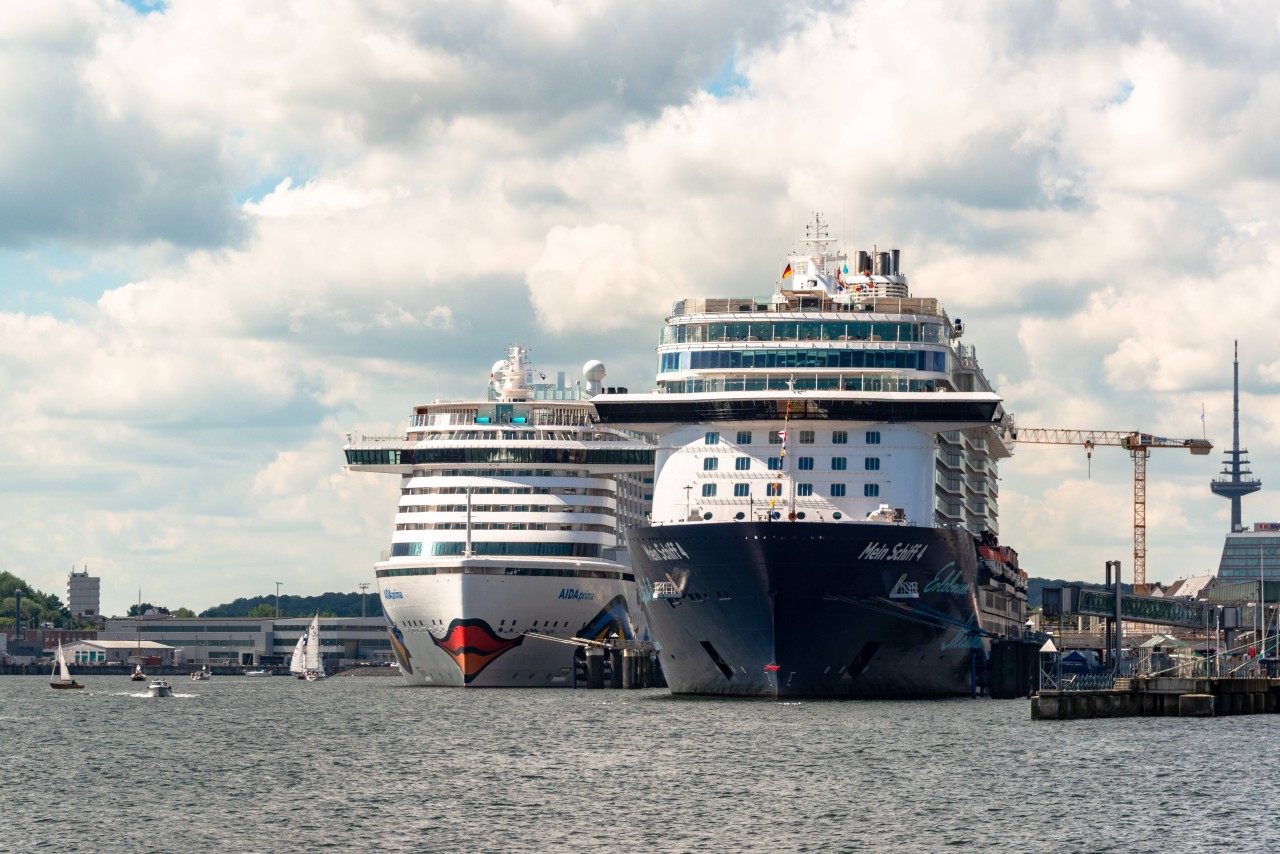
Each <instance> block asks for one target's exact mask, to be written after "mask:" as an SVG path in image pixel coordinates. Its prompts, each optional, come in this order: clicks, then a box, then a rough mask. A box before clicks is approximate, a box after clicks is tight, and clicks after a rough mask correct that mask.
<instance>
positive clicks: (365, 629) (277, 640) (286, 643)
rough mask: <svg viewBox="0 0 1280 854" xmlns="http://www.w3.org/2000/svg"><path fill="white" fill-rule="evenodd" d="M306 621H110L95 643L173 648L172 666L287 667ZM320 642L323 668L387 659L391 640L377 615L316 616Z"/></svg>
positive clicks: (152, 618) (146, 618) (156, 618)
mask: <svg viewBox="0 0 1280 854" xmlns="http://www.w3.org/2000/svg"><path fill="white" fill-rule="evenodd" d="M310 623H311V618H310V617H293V618H287V619H280V620H275V619H272V618H269V617H268V618H265V619H264V618H253V617H164V616H144V617H142V618H141V619H138V618H134V617H127V618H120V617H116V618H110V619H108V620H107V624H106V628H105V629H104V630H103V631H102V632H100V633H99V635H98V637H99V639H100V640H108V641H119V642H123V643H126V644H132V643H136V642H137V639H138V638H141V639H142V643H143V644H144V646H145V644H146V643H147V642H149V641H154V642H157V643H160V644H165V645H168V646H171V647H173V648H174V650H175V651H174V654H173V663H174V664H177V665H196V666H202V665H206V664H207V665H209V666H211V667H216V666H224V667H225V666H233V667H234V666H249V665H254V666H258V665H265V666H281V665H284V664H287V663H288V661H289V656H290V655H292V654H293V648H294V646H295V645H296V644H297V642H298V638H299V637H300V636H301V635H302V634H303V633H304V632H306V630H307V626H308V625H310ZM320 644H321V653H322V655H323V656H324V659H325V662H326V667H328V668H330V669H336V668H338V667H342V666H344V665H348V664H351V663H354V662H357V661H360V662H366V661H377V662H383V661H392V660H393V656H392V652H391V641H390V639H389V637H388V636H387V624H386V620H385V619H384V618H383V617H382V615H381V614H378V615H376V616H371V617H321V618H320Z"/></svg>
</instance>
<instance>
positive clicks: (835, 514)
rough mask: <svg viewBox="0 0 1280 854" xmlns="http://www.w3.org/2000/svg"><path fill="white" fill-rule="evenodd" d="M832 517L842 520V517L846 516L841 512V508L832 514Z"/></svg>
mask: <svg viewBox="0 0 1280 854" xmlns="http://www.w3.org/2000/svg"><path fill="white" fill-rule="evenodd" d="M831 518H832V519H835V520H837V521H838V520H840V519H843V518H844V514H843V513H841V512H840V511H839V510H837V511H836V512H834V513H832V514H831Z"/></svg>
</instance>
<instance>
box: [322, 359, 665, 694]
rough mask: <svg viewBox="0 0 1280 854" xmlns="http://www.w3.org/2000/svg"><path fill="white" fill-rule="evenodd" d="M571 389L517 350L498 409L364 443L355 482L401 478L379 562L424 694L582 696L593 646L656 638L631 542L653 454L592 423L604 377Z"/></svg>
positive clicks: (499, 368) (464, 405)
mask: <svg viewBox="0 0 1280 854" xmlns="http://www.w3.org/2000/svg"><path fill="white" fill-rule="evenodd" d="M584 373H585V380H586V383H585V387H584V386H583V384H582V383H581V382H579V383H575V385H574V386H573V387H566V386H565V384H564V381H563V375H561V377H560V379H559V381H558V382H556V383H550V382H547V381H546V379H545V377H544V376H543V375H542V374H541V373H540V372H538V371H536V370H534V369H533V367H532V366H531V365H530V364H529V363H528V350H527V349H526V348H523V347H520V346H512V347H510V348H509V349H508V352H507V356H506V358H505V359H503V360H501V361H499V362H498V363H496V364H495V365H494V366H493V369H492V371H491V372H490V378H489V393H488V396H487V399H485V400H481V401H472V402H442V401H437V402H434V403H430V404H425V405H421V406H417V407H415V408H414V410H413V414H412V416H411V417H410V420H409V426H408V429H407V431H406V433H405V435H403V436H394V437H355V436H351V435H349V436H348V437H347V443H346V446H345V448H344V450H345V452H346V461H347V463H346V468H347V469H349V470H351V471H363V472H385V473H389V474H396V475H399V476H400V500H399V506H398V508H397V510H396V518H395V531H394V533H393V534H392V542H391V550H390V552H389V553H388V554H386V555H384V559H383V560H382V561H380V562H379V563H377V564H376V566H375V574H376V576H377V584H378V591H379V594H380V596H381V601H382V607H383V611H384V612H385V614H386V617H387V621H388V623H389V631H390V634H391V641H392V642H391V646H392V649H393V650H394V652H395V654H396V658H397V660H398V662H399V664H400V669H401V671H402V673H403V674H404V676H405V679H406V681H407V682H408V683H409V684H411V685H445V686H475V687H548V686H571V685H572V684H573V681H574V676H575V672H574V666H575V664H574V662H575V654H578V653H579V651H580V650H581V649H582V644H581V643H580V641H581V640H582V639H587V640H606V639H608V640H610V641H611V642H613V643H617V642H625V641H631V640H637V639H639V640H644V639H645V636H646V634H647V632H646V631H645V629H644V628H643V620H642V618H641V613H640V609H639V608H638V607H637V605H636V584H635V576H634V575H633V574H632V571H631V569H630V567H629V566H628V564H627V563H626V561H625V549H622V548H620V546H619V543H620V534H621V532H622V531H623V530H625V529H626V528H627V527H629V526H632V525H635V524H638V523H639V522H640V521H641V520H642V519H643V516H644V514H645V512H646V510H647V507H648V504H647V501H646V500H645V491H644V490H646V489H647V487H645V486H644V484H643V480H644V479H645V478H647V477H648V476H650V475H651V474H652V470H653V454H654V452H653V448H652V445H651V444H649V443H647V442H646V441H644V440H643V439H641V438H639V437H636V436H633V435H630V434H628V433H626V432H624V431H620V430H617V429H613V428H601V427H599V426H597V425H596V424H595V414H594V408H593V407H592V405H591V404H590V403H589V402H588V401H587V399H586V397H588V396H590V395H592V394H595V393H596V392H598V391H600V390H601V388H600V383H601V381H602V380H603V379H604V375H605V372H604V366H603V365H602V364H601V363H600V362H596V361H592V362H588V363H587V365H586V367H585V368H584Z"/></svg>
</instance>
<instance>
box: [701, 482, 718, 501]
mask: <svg viewBox="0 0 1280 854" xmlns="http://www.w3.org/2000/svg"><path fill="white" fill-rule="evenodd" d="M715 496H716V485H715V484H714V483H704V484H702V497H703V498H715Z"/></svg>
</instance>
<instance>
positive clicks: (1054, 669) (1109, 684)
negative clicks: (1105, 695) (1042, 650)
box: [1040, 653, 1118, 691]
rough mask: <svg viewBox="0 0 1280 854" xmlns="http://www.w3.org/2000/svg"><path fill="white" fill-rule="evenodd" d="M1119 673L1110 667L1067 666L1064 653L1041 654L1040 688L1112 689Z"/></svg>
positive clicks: (1074, 689)
mask: <svg viewBox="0 0 1280 854" xmlns="http://www.w3.org/2000/svg"><path fill="white" fill-rule="evenodd" d="M1117 676H1118V674H1117V672H1116V668H1115V666H1114V665H1112V666H1110V667H1085V668H1079V669H1077V668H1074V667H1072V668H1069V669H1068V668H1066V667H1063V664H1062V653H1057V654H1055V655H1045V654H1041V656H1040V690H1042V691H1110V690H1111V689H1112V688H1114V687H1115V684H1116V678H1117Z"/></svg>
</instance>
